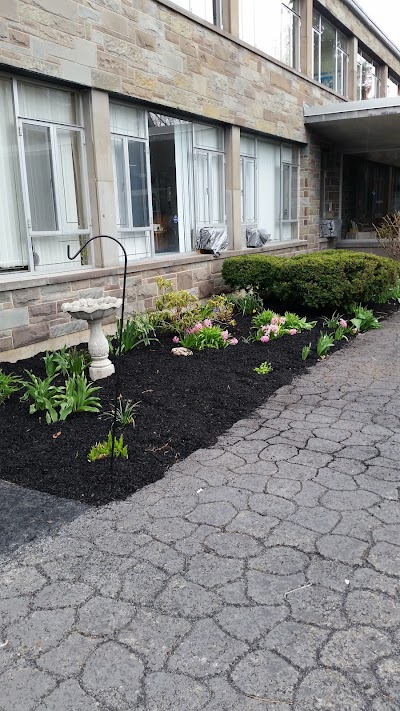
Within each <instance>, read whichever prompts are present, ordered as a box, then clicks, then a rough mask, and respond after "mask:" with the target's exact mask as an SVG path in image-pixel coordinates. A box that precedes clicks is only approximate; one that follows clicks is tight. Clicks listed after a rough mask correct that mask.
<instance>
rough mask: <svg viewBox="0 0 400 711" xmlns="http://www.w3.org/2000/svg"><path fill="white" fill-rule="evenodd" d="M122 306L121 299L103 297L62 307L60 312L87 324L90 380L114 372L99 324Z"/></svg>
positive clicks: (105, 340)
mask: <svg viewBox="0 0 400 711" xmlns="http://www.w3.org/2000/svg"><path fill="white" fill-rule="evenodd" d="M121 304H122V299H117V298H116V297H115V296H105V297H101V298H100V299H78V300H77V301H71V302H69V303H65V304H63V305H62V307H61V308H62V310H63V311H65V312H66V313H69V314H70V315H71V316H72V317H73V318H78V319H83V320H84V321H87V322H88V327H89V343H88V350H89V353H90V355H91V358H92V364H91V366H90V368H89V376H90V379H91V380H100V379H101V378H108V376H109V375H112V374H113V373H114V372H115V368H114V366H113V364H112V363H111V361H110V359H109V357H108V354H109V345H108V341H107V338H106V337H105V335H104V333H103V329H102V327H101V322H102V320H103V318H105V317H108V316H113V315H114V314H115V313H116V312H117V310H118V309H119V307H120V306H121Z"/></svg>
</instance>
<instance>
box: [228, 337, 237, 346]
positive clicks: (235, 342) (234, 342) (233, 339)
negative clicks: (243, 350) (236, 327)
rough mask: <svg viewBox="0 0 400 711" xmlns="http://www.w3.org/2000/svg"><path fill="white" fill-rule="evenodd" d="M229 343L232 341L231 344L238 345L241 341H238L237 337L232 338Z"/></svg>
mask: <svg viewBox="0 0 400 711" xmlns="http://www.w3.org/2000/svg"><path fill="white" fill-rule="evenodd" d="M229 343H230V345H231V346H237V344H238V343H239V341H238V339H237V338H231V340H230V341H229Z"/></svg>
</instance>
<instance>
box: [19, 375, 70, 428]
mask: <svg viewBox="0 0 400 711" xmlns="http://www.w3.org/2000/svg"><path fill="white" fill-rule="evenodd" d="M25 372H26V374H27V376H28V378H29V380H23V381H22V386H23V387H24V388H25V393H24V395H23V396H22V397H21V400H22V401H25V400H32V402H31V404H30V406H29V413H30V414H31V415H33V414H34V413H35V412H41V411H44V412H45V413H46V422H47V423H48V424H50V423H51V422H57V420H58V413H57V410H56V408H57V406H58V399H59V398H60V396H62V393H63V388H58V387H56V386H55V385H52V382H53V380H54V375H53V376H50V377H49V376H47V378H38V377H37V376H36V375H34V373H32V372H30V371H29V370H26V371H25Z"/></svg>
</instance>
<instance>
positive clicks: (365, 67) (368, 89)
mask: <svg viewBox="0 0 400 711" xmlns="http://www.w3.org/2000/svg"><path fill="white" fill-rule="evenodd" d="M380 86H381V82H380V79H379V77H378V65H377V64H376V62H374V61H373V60H372V59H370V58H369V57H367V56H366V55H364V54H363V53H361V52H360V53H359V54H358V55H357V98H358V99H379V97H380V93H381V91H380Z"/></svg>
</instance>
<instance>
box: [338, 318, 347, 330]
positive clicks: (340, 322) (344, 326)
mask: <svg viewBox="0 0 400 711" xmlns="http://www.w3.org/2000/svg"><path fill="white" fill-rule="evenodd" d="M339 325H340V326H341V327H342V328H347V321H345V320H344V318H341V319H340V320H339Z"/></svg>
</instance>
